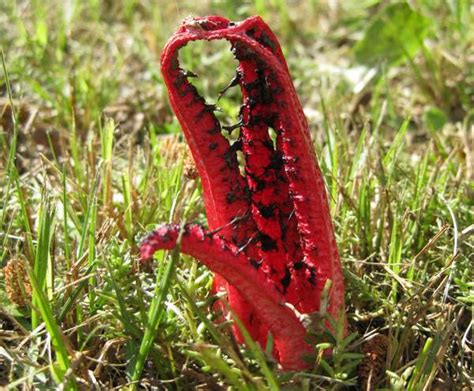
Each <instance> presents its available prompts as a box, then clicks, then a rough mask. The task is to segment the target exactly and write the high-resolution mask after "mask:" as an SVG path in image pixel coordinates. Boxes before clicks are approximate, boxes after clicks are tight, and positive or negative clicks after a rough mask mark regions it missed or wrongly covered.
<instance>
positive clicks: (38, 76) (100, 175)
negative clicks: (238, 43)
mask: <svg viewBox="0 0 474 391" xmlns="http://www.w3.org/2000/svg"><path fill="white" fill-rule="evenodd" d="M330 4H331V5H330ZM472 11H473V10H472V4H470V2H469V1H466V0H452V1H448V2H443V1H428V0H416V1H412V2H410V5H409V6H408V5H407V4H405V3H403V2H399V3H395V2H377V1H374V0H366V1H362V2H361V1H358V2H356V1H354V2H351V1H347V2H338V3H334V2H331V3H326V2H324V1H322V2H318V1H310V2H285V1H271V2H270V3H268V4H266V2H262V1H256V0H255V1H253V2H243V1H242V2H231V1H207V2H202V4H201V5H199V6H197V5H191V3H189V4H188V3H183V2H159V4H158V5H155V4H154V2H152V1H147V0H144V1H142V2H138V1H134V0H123V1H122V2H105V3H102V2H99V1H95V0H89V1H85V2H79V1H74V0H72V1H69V2H60V1H56V0H50V1H48V2H40V1H32V2H28V1H20V0H18V1H13V0H5V1H3V2H1V4H0V47H1V49H2V52H1V59H2V72H0V150H1V152H0V206H1V207H0V223H1V228H0V242H1V246H0V267H5V266H6V265H7V264H9V265H10V268H8V267H7V268H4V269H3V270H4V272H3V273H0V386H2V385H3V386H5V387H6V388H7V389H16V387H20V386H21V387H24V388H25V389H31V388H35V389H52V388H55V387H60V388H64V389H82V388H86V389H90V388H95V389H112V388H123V387H129V388H130V389H139V388H140V389H142V388H151V387H157V389H194V388H196V387H201V388H203V389H221V388H229V387H230V388H231V389H238V390H240V389H242V390H247V389H257V390H260V389H286V390H291V389H303V390H310V389H311V390H312V389H324V390H340V389H341V390H342V389H356V388H357V387H359V388H362V389H395V390H404V389H407V390H428V389H434V387H438V388H436V389H446V390H451V389H456V390H462V389H466V390H467V389H471V388H472V386H473V378H472V347H473V346H472V327H473V325H472V308H473V305H474V295H473V288H474V286H473V273H472V252H473V248H472V239H471V238H472V232H473V215H472V209H473V204H474V203H473V201H472V200H473V194H474V193H473V187H472V185H473V169H474V165H473V164H474V160H473V159H474V158H473V152H472V151H473V147H472V145H473V132H474V71H473V70H474V57H473V42H474V32H473V27H472V26H473V22H474V20H473V16H472ZM190 13H192V14H196V15H203V14H209V13H217V14H221V15H224V16H227V17H229V18H231V19H235V20H239V19H243V18H245V17H246V16H249V15H253V14H255V13H259V14H261V15H262V16H263V17H264V18H265V19H266V20H267V21H268V22H270V24H271V26H272V28H273V29H274V31H275V33H276V34H277V36H278V37H279V38H280V41H281V44H282V47H283V49H284V52H285V55H286V56H287V59H288V62H289V66H290V70H291V73H292V76H293V78H294V81H295V85H296V87H297V90H298V94H299V96H300V99H301V101H302V104H303V106H304V109H305V112H306V114H307V117H308V120H309V122H310V125H311V129H312V131H313V136H314V140H315V148H316V150H317V153H318V156H319V159H320V163H321V167H322V170H323V172H324V175H325V178H326V182H327V188H328V192H329V194H330V202H331V211H332V214H333V217H334V223H335V228H336V234H337V241H338V245H339V250H340V254H341V259H342V262H343V266H344V273H345V282H346V289H347V294H346V303H347V308H346V312H347V315H348V321H349V328H350V334H349V337H346V338H344V337H343V335H341V334H340V333H339V334H338V333H336V334H335V335H330V334H328V333H327V332H325V331H324V330H323V331H319V332H317V333H316V334H317V335H318V336H319V345H318V347H319V354H318V356H317V357H316V363H317V365H316V366H315V368H314V370H312V371H307V372H299V373H284V372H281V371H279V370H278V368H277V366H276V364H275V362H273V361H272V359H271V357H270V356H269V354H268V352H270V351H271V346H268V347H258V346H257V345H256V344H255V343H252V341H248V344H247V346H248V348H243V347H239V346H236V344H235V342H234V341H233V340H232V338H231V336H230V334H229V323H230V321H229V322H225V323H223V324H215V323H213V322H212V320H213V313H212V312H211V311H210V310H209V309H210V306H211V304H212V303H213V302H214V301H215V299H216V298H215V297H213V295H212V294H211V293H210V287H211V283H212V275H211V273H210V272H209V270H207V269H206V268H204V267H203V266H201V265H200V264H199V263H197V262H196V261H195V260H193V259H191V258H189V257H186V256H184V255H183V256H182V255H179V254H178V253H173V254H165V253H160V254H159V255H158V256H157V259H156V264H155V265H154V266H155V267H151V266H150V265H140V264H139V262H138V246H139V243H140V239H141V238H142V237H143V235H145V234H146V233H147V232H149V231H150V230H151V229H152V228H153V227H154V226H155V224H157V223H159V222H163V221H173V222H182V221H199V222H201V223H205V221H206V220H205V213H204V208H203V204H202V194H201V190H200V186H199V180H197V179H194V176H193V167H192V164H190V163H189V159H187V158H186V149H185V147H184V145H183V140H182V137H181V136H180V134H181V131H180V128H179V125H178V124H177V121H176V119H175V118H174V116H173V113H172V112H171V110H170V107H169V105H168V102H167V97H166V90H165V87H164V85H163V81H162V79H161V75H160V72H159V66H158V64H159V55H160V50H161V47H162V46H163V44H164V42H165V41H166V39H167V38H168V37H169V36H170V34H171V33H172V31H173V30H174V29H175V28H176V27H177V26H178V25H179V23H180V20H181V19H182V18H184V17H185V16H187V15H188V14H190ZM402 33H403V34H402ZM182 60H183V62H184V63H185V64H186V67H187V68H188V69H189V70H192V71H193V72H195V73H197V74H199V76H200V77H199V78H198V79H197V80H196V86H197V88H198V89H199V91H200V92H201V93H202V94H203V95H204V96H206V99H207V100H208V101H215V100H216V97H217V91H219V90H220V89H222V87H223V86H225V85H226V84H227V83H228V82H229V80H230V79H231V78H232V76H233V73H234V69H235V60H234V59H233V58H232V55H231V54H230V52H229V51H228V45H225V44H222V43H219V44H216V45H214V44H212V45H211V44H193V45H188V47H186V49H185V50H184V51H183V53H182ZM238 99H239V96H238V93H237V92H236V91H232V92H231V91H229V94H226V96H225V97H224V98H222V99H221V100H220V101H219V103H218V104H219V106H220V107H221V108H222V113H220V115H221V120H222V121H224V122H227V123H233V121H235V118H236V115H237V113H238V103H237V102H238ZM470 239H471V241H470ZM12 265H13V266H12ZM12 269H13V270H16V272H15V273H12V272H11V270H12ZM9 270H10V271H9ZM12 276H13V278H12ZM12 281H13V282H12ZM20 299H23V301H21V300H20ZM18 303H20V305H19V304H18ZM235 321H236V322H238V320H235ZM333 321H334V322H337V320H333ZM334 328H335V329H336V330H341V328H342V325H341V324H339V325H337V324H336V325H335V327H334ZM244 334H245V333H244ZM374 336H379V337H380V336H382V341H384V342H383V344H382V345H383V349H381V346H382V345H381V346H375V347H374V346H371V342H370V340H371V338H373V337H374ZM247 337H248V336H247ZM372 345H374V344H372ZM327 347H333V352H334V354H333V356H332V357H330V358H328V357H326V356H323V355H322V351H323V350H324V349H325V348H327ZM367 351H369V352H371V353H372V357H373V358H374V360H373V361H372V362H371V361H370V360H368V359H367V358H365V359H364V357H365V356H364V354H365V352H367ZM361 352H362V354H361ZM370 370H374V371H375V375H378V376H375V377H376V379H375V380H373V381H372V385H368V384H367V383H368V382H369V380H368V371H370ZM372 386H373V387H374V388H370V387H372Z"/></svg>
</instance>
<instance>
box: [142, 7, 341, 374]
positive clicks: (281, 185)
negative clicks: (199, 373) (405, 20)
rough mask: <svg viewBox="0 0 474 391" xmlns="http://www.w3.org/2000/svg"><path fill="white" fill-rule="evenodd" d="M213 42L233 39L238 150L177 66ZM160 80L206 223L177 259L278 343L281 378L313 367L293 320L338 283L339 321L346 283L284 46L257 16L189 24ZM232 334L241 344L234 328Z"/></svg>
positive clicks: (331, 307)
mask: <svg viewBox="0 0 474 391" xmlns="http://www.w3.org/2000/svg"><path fill="white" fill-rule="evenodd" d="M218 39H226V40H227V41H229V42H230V44H231V47H232V52H233V54H234V56H235V58H236V59H237V60H238V61H239V66H238V69H237V72H236V76H235V78H234V80H233V81H232V82H231V85H239V86H240V88H241V90H242V98H243V102H242V107H241V111H240V123H239V124H238V125H236V126H235V128H240V135H239V138H238V140H237V141H235V142H234V143H232V144H230V143H229V141H228V140H227V139H226V138H225V137H224V136H223V135H222V133H221V132H222V128H221V125H220V123H219V121H218V120H217V118H216V116H215V115H214V109H215V106H213V105H209V104H206V102H205V101H204V99H203V98H202V97H201V96H199V95H198V93H197V90H196V89H195V87H194V86H193V85H192V84H191V83H190V82H189V81H188V77H189V76H191V74H190V73H189V72H186V71H185V70H183V69H182V68H180V64H179V61H178V51H179V49H181V48H182V47H183V46H185V45H186V44H187V43H188V42H190V41H196V40H208V41H210V40H218ZM162 71H163V76H164V79H165V82H166V86H167V87H168V90H169V96H170V101H171V105H172V107H173V109H174V111H175V113H176V116H177V117H178V120H179V122H180V124H181V126H182V128H183V131H184V134H185V136H186V139H187V142H188V144H189V147H190V149H191V152H192V155H193V157H194V160H195V162H196V166H197V169H198V171H199V175H200V177H201V181H202V187H203V192H204V202H205V207H206V212H207V220H208V225H209V227H208V229H205V228H203V227H201V226H198V225H187V226H185V227H184V228H183V233H182V237H181V243H180V246H181V251H182V252H183V253H186V254H189V255H191V256H193V257H195V258H196V259H198V260H199V261H200V262H202V263H203V264H205V265H206V266H208V267H209V268H210V269H211V270H212V271H213V272H215V273H216V278H215V282H214V284H215V289H216V290H226V291H227V293H228V302H229V305H230V307H231V308H232V310H233V311H234V312H235V314H236V315H237V316H238V317H239V318H240V319H241V320H242V321H243V324H244V325H245V327H246V328H247V329H248V330H249V332H250V334H251V336H252V337H253V338H254V339H255V340H256V341H258V342H259V343H260V344H261V346H263V347H264V346H266V341H267V337H268V334H269V333H271V334H272V336H273V339H274V355H275V358H276V359H277V360H278V361H279V362H280V364H281V365H282V367H283V368H284V369H287V370H288V369H289V370H293V369H295V370H296V369H304V368H308V366H309V364H308V362H307V360H305V359H304V357H305V356H307V355H310V354H311V353H312V348H311V346H310V344H309V343H308V342H307V338H306V335H307V331H306V330H305V327H304V326H303V324H302V323H301V321H300V317H298V315H297V314H298V313H299V314H309V313H314V312H317V311H318V310H319V307H320V300H321V296H322V293H323V289H324V286H325V284H326V282H327V280H331V283H332V284H331V288H330V292H329V299H328V300H329V304H328V312H329V314H331V315H332V316H333V317H334V318H338V317H339V316H340V313H341V311H343V310H344V285H343V278H342V272H341V266H340V263H339V258H338V251H337V247H336V243H335V239H334V233H333V227H332V223H331V218H330V214H329V208H328V202H327V196H326V191H325V187H324V182H323V178H322V176H321V172H320V170H319V166H318V163H317V160H316V156H315V152H314V148H313V145H312V143H311V137H310V133H309V129H308V124H307V122H306V119H305V116H304V114H303V110H302V108H301V104H300V102H299V100H298V97H297V96H296V92H295V88H294V86H293V84H292V81H291V78H290V74H289V71H288V66H287V64H286V61H285V59H284V57H283V54H282V51H281V48H280V45H279V43H278V41H277V39H276V37H275V35H274V34H273V32H272V31H271V30H270V28H269V27H268V26H267V25H266V24H265V23H264V22H263V20H262V19H261V18H260V17H252V18H249V19H247V20H245V21H243V22H241V23H234V22H231V21H229V20H227V19H224V18H222V17H217V16H209V17H204V18H194V19H187V20H185V21H184V23H183V25H182V26H181V27H180V28H179V29H178V31H177V32H176V33H175V34H174V35H173V36H172V37H171V39H170V40H169V41H168V43H167V44H166V46H165V48H164V51H163V54H162ZM223 128H224V130H228V131H232V128H233V127H223ZM270 129H273V132H274V134H276V138H275V139H272V137H271V131H270ZM237 151H241V152H242V153H243V155H244V157H245V169H244V172H241V171H240V170H239V163H238V160H237ZM180 229H181V228H180V227H179V226H176V225H162V226H161V227H159V228H158V229H157V230H156V231H155V232H153V233H152V234H151V235H149V236H148V237H147V239H146V240H145V241H144V242H143V244H142V247H141V255H142V258H143V259H149V258H151V256H152V255H153V253H154V252H155V251H156V250H159V249H172V248H174V247H175V246H176V244H177V240H178V236H179V233H180ZM289 304H290V305H289ZM295 310H296V311H295ZM234 334H235V336H236V338H237V340H239V341H240V342H242V336H241V335H240V333H239V331H238V330H237V329H235V328H234Z"/></svg>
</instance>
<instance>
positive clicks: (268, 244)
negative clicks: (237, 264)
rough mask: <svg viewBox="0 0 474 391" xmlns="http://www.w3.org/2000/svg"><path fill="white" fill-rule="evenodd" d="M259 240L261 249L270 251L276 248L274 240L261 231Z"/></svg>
mask: <svg viewBox="0 0 474 391" xmlns="http://www.w3.org/2000/svg"><path fill="white" fill-rule="evenodd" d="M259 240H260V244H261V246H262V250H263V251H272V250H276V249H277V244H276V241H275V240H273V239H272V238H271V237H270V236H268V235H266V234H264V233H262V232H260V237H259Z"/></svg>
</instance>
